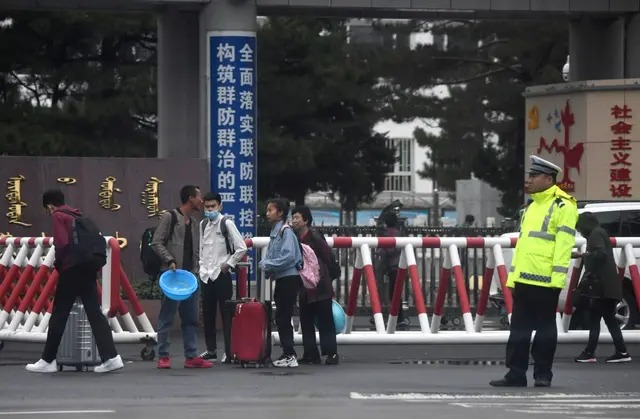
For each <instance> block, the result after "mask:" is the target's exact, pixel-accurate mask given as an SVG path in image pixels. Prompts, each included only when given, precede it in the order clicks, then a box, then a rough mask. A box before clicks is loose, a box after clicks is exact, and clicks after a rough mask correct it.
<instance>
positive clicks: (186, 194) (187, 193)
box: [180, 185, 200, 204]
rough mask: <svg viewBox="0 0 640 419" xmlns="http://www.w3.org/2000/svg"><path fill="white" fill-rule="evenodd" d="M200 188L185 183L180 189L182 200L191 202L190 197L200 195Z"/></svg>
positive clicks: (184, 202)
mask: <svg viewBox="0 0 640 419" xmlns="http://www.w3.org/2000/svg"><path fill="white" fill-rule="evenodd" d="M198 189H200V188H199V187H198V186H196V185H185V186H183V187H182V189H180V202H182V203H183V204H186V203H187V202H189V198H195V197H196V196H197V195H198Z"/></svg>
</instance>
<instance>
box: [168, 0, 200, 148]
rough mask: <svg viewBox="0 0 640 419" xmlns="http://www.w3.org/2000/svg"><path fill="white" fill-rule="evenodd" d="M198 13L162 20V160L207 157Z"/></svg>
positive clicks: (178, 13)
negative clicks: (202, 131) (202, 121)
mask: <svg viewBox="0 0 640 419" xmlns="http://www.w3.org/2000/svg"><path fill="white" fill-rule="evenodd" d="M198 35H199V32H198V12H192V11H189V12H184V11H177V10H171V9H169V10H165V11H163V12H162V13H161V14H160V15H159V17H158V157H159V158H166V157H191V158H198V157H206V154H204V153H203V152H202V150H204V147H203V144H201V137H200V136H199V117H200V110H199V108H200V102H199V96H200V92H199V89H200V83H199V78H198V69H199V66H198V61H199V56H200V55H199V54H200V50H199V42H198V40H199V39H200V38H199V36H198Z"/></svg>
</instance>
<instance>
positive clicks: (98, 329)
mask: <svg viewBox="0 0 640 419" xmlns="http://www.w3.org/2000/svg"><path fill="white" fill-rule="evenodd" d="M96 278H97V272H96V270H95V269H87V268H84V267H82V266H79V267H74V268H70V269H68V270H66V271H63V272H62V273H60V277H59V278H58V285H57V288H56V294H55V299H54V302H53V310H52V311H51V318H50V320H49V332H48V333H47V342H46V343H45V345H44V350H43V352H42V359H43V360H45V361H46V362H49V363H50V362H52V361H53V360H54V359H56V355H57V354H58V347H59V346H60V341H61V340H62V334H63V333H64V329H65V327H66V325H67V320H68V319H69V313H70V312H71V308H72V307H73V303H74V302H75V301H76V298H77V297H80V299H81V300H82V304H83V306H84V310H85V312H86V313H87V319H88V320H89V324H90V325H91V330H92V331H93V335H94V336H95V338H96V345H97V346H98V352H99V353H100V357H101V358H102V362H105V361H108V360H109V359H112V358H115V357H116V356H117V355H118V352H117V351H116V347H115V345H114V343H113V336H112V335H111V327H110V326H109V322H108V321H107V318H106V317H105V316H104V315H103V314H102V310H101V309H100V302H99V301H98V285H97V283H96Z"/></svg>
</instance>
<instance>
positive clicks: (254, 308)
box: [231, 299, 271, 368]
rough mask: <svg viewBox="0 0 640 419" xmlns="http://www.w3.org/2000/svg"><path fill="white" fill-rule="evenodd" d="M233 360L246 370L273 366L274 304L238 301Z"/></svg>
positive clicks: (233, 326)
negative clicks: (250, 367) (272, 312)
mask: <svg viewBox="0 0 640 419" xmlns="http://www.w3.org/2000/svg"><path fill="white" fill-rule="evenodd" d="M231 360H232V361H233V362H236V363H238V364H240V365H241V366H242V367H243V368H244V367H246V366H247V365H254V366H255V367H256V368H259V367H264V366H268V365H269V364H270V363H271V301H265V302H262V301H256V300H255V299H246V300H242V301H238V302H237V305H236V309H235V313H234V315H233V318H232V319H231Z"/></svg>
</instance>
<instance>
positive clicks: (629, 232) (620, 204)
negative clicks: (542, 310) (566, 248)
mask: <svg viewBox="0 0 640 419" xmlns="http://www.w3.org/2000/svg"><path fill="white" fill-rule="evenodd" d="M578 212H579V213H582V212H591V213H593V214H594V215H595V216H596V217H597V218H598V221H599V222H600V225H601V226H602V227H603V228H604V229H605V230H607V232H608V233H609V236H611V237H640V201H614V202H606V201H581V202H578ZM518 234H519V233H518V232H514V233H506V234H503V235H502V237H518ZM578 235H579V233H578ZM614 252H616V258H618V257H619V253H620V249H619V248H614ZM634 252H635V256H636V259H639V260H640V247H636V248H634ZM512 256H513V249H504V259H505V264H506V266H507V267H509V266H511V259H512ZM574 261H575V260H572V263H571V265H570V267H569V272H571V270H572V267H573V263H574ZM499 283H500V280H499V279H498V278H497V276H496V277H494V280H493V284H499ZM494 286H496V285H494ZM568 287H569V278H567V281H566V285H565V289H563V290H562V292H561V293H560V303H559V304H560V307H561V308H562V307H564V304H565V301H566V298H567V289H568ZM492 291H493V290H492ZM496 291H497V288H496ZM492 294H493V292H492ZM622 294H623V299H622V301H621V302H620V303H619V304H618V307H617V313H616V317H617V319H618V321H619V322H620V327H622V328H625V329H632V328H635V326H636V325H638V324H640V313H639V312H638V306H637V304H636V295H635V293H634V292H633V287H632V286H631V279H630V276H629V272H628V270H626V271H625V279H624V283H623V287H622ZM580 323H581V313H580V312H579V311H576V312H574V315H573V317H572V319H571V325H572V326H571V327H572V328H575V327H577V326H578V325H579V324H580Z"/></svg>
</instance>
